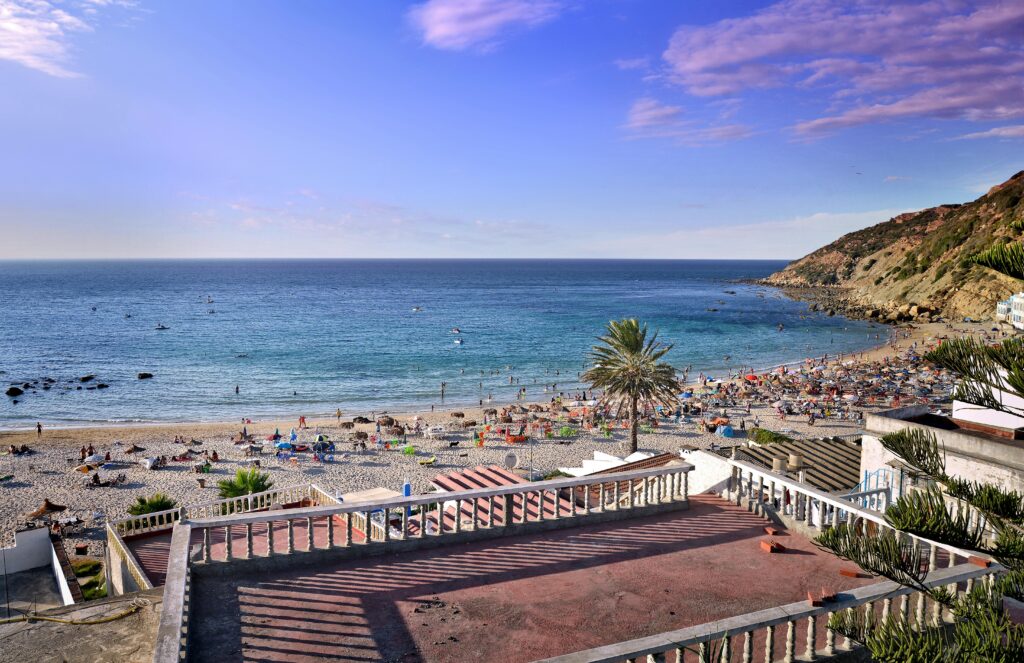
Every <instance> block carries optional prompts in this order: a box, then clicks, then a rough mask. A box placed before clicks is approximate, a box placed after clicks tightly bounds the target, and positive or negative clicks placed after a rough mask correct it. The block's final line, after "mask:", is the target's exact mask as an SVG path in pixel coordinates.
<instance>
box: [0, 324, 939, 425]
mask: <svg viewBox="0 0 1024 663" xmlns="http://www.w3.org/2000/svg"><path fill="white" fill-rule="evenodd" d="M933 324H937V323H933ZM898 329H901V327H896V326H890V325H886V337H885V339H884V340H882V339H880V340H881V342H880V343H877V344H875V345H872V346H870V347H868V348H866V349H864V350H860V351H857V352H846V353H843V354H844V356H858V357H862V358H863V359H864V360H872V359H873V358H877V357H879V356H881V355H883V354H885V353H887V352H892V349H891V347H890V346H891V343H892V341H893V340H894V338H895V337H896V335H897V330H898ZM828 354H829V356H830V357H832V358H831V359H828V360H827V362H826V363H832V362H834V361H835V356H836V355H835V353H828ZM824 356H825V355H824V354H818V355H814V356H810V357H805V358H804V359H799V360H793V361H788V362H782V363H778V364H773V365H771V366H767V367H764V368H752V370H751V372H753V373H755V374H758V375H762V374H767V373H771V372H773V371H776V370H778V369H779V368H782V367H786V368H794V367H799V366H801V365H803V364H804V363H806V362H807V360H808V359H813V360H819V359H821V360H822V361H825V360H824V359H823V357H824ZM698 373H699V371H698ZM690 377H691V379H690V380H688V381H687V382H686V383H684V384H683V385H682V386H683V388H684V389H692V388H696V387H699V386H700V385H699V382H698V381H697V380H696V379H693V375H691V376H690ZM733 379H735V376H733V375H728V376H726V377H723V378H720V380H721V381H722V382H728V381H730V380H733ZM563 393H566V394H570V393H572V392H569V391H566V392H563ZM546 395H548V394H546ZM556 395H557V393H555V392H549V397H548V398H545V399H544V400H537V399H536V398H526V399H523V400H511V401H509V400H507V399H499V398H494V399H492V400H490V401H488V400H487V399H484V403H483V405H482V406H481V405H480V404H479V403H478V402H477V403H461V402H451V403H442V404H440V405H438V406H436V407H435V408H432V409H431V408H425V407H421V406H410V408H409V409H405V408H403V407H401V406H398V407H395V406H387V405H382V406H381V408H379V409H376V408H375V409H361V410H342V417H341V418H342V419H343V420H345V419H348V420H351V419H352V418H353V417H358V416H365V417H369V418H373V417H370V415H371V414H373V415H377V416H379V415H384V414H389V415H397V416H401V417H414V416H421V417H433V416H437V415H448V414H449V413H451V412H456V411H464V412H466V415H467V418H472V416H471V414H470V413H474V412H482V411H483V410H484V409H487V408H498V409H500V408H502V407H505V406H508V405H523V406H529V405H532V404H539V405H548V404H550V401H551V398H554V397H555V396H556ZM299 414H300V413H299V412H298V411H296V412H294V413H292V414H291V415H288V416H285V415H273V414H270V415H265V416H256V417H246V419H247V420H249V421H251V423H249V424H243V423H242V421H241V418H240V419H239V420H234V421H228V420H225V419H210V420H201V419H200V420H196V419H183V420H175V421H121V422H82V423H72V424H63V423H61V424H53V425H46V424H45V423H44V434H45V432H47V431H52V432H68V433H70V432H76V433H86V434H87V433H89V432H100V431H105V432H116V431H123V432H125V433H131V432H133V431H147V430H149V431H159V430H160V429H171V428H178V429H180V428H197V427H202V428H210V429H217V430H222V429H227V428H237V427H240V426H244V425H248V426H250V427H254V426H261V427H262V426H274V427H279V428H280V427H284V428H292V427H294V426H293V424H294V423H295V421H296V420H297V418H298V416H299ZM303 416H305V417H306V419H307V420H308V422H309V423H310V426H311V427H314V428H315V427H316V426H318V425H319V426H321V427H330V426H334V425H336V423H337V417H336V416H335V413H333V412H313V413H310V414H304V415H303ZM477 416H478V417H479V415H477ZM35 432H36V431H35V425H34V424H32V425H28V426H24V427H18V428H14V427H4V426H2V425H0V442H2V443H4V444H6V443H7V442H6V439H7V438H12V437H18V436H22V435H25V436H31V437H32V439H35ZM22 442H24V440H23V441H22Z"/></svg>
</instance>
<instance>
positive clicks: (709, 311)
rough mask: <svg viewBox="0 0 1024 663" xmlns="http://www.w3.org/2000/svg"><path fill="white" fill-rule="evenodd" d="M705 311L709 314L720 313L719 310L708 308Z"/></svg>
mask: <svg viewBox="0 0 1024 663" xmlns="http://www.w3.org/2000/svg"><path fill="white" fill-rule="evenodd" d="M704 310H705V311H707V312H708V313H718V309H717V308H706V309H704Z"/></svg>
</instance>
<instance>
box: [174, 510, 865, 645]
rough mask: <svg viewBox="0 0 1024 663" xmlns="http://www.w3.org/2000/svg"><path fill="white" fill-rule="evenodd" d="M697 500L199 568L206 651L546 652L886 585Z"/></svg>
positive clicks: (198, 641)
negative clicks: (423, 545)
mask: <svg viewBox="0 0 1024 663" xmlns="http://www.w3.org/2000/svg"><path fill="white" fill-rule="evenodd" d="M691 504H692V508H691V509H690V510H689V511H684V512H673V513H670V514H663V515H658V516H650V517H645V518H636V519H630V520H624V521H620V522H617V523H606V524H598V525H589V526H585V527H578V528H571V529H565V530H559V531H553V532H546V533H540V534H533V535H524V536H512V537H507V538H502V539H497V540H491V541H484V542H478V543H471V544H460V545H452V546H446V547H442V548H439V549H434V550H430V551H422V552H410V553H401V554H396V555H389V556H384V557H376V558H367V559H363V560H352V561H346V562H338V563H336V564H329V565H325V566H324V567H323V568H320V569H315V568H310V567H305V568H295V569H292V570H288V569H283V570H281V571H275V572H260V573H251V574H241V573H240V574H227V575H223V576H212V577H199V578H197V579H196V581H195V583H194V584H193V590H192V591H193V606H194V607H193V617H192V620H191V624H192V626H193V633H192V638H191V652H192V655H193V660H198V661H316V660H320V661H323V660H338V661H410V662H411V661H480V660H502V661H532V660H535V659H538V658H544V657H547V656H553V655H557V654H563V653H568V652H572V651H576V650H579V649H585V648H589V647H595V646H598V645H602V644H609V643H612V642H617V641H620V640H626V639H631V638H636V637H641V636H644V635H651V634H655V633H659V632H662V631H667V630H671V629H677V628H682V627H684V626H689V625H695V624H700V623H703V622H707V621H711V620H715V619H720V618H723V617H727V616H732V615H738V614H742V613H746V612H751V611H754V610H759V609H763V608H767V607H771V606H775V605H780V604H784V603H789V602H793V601H797V600H801V599H805V598H806V596H807V592H808V591H814V592H820V591H821V589H822V588H823V587H825V588H828V589H830V590H843V589H847V588H850V587H853V586H857V585H860V584H865V583H867V582H871V581H870V580H861V579H850V578H846V577H843V576H841V575H839V569H841V568H845V567H844V564H843V563H842V562H840V561H839V560H837V559H835V558H833V557H831V556H829V555H827V554H824V553H821V552H819V551H818V550H817V549H816V548H815V547H814V545H813V544H812V543H811V542H810V541H808V540H806V539H803V538H801V537H799V536H795V535H792V534H790V535H787V536H783V537H781V539H780V541H782V542H783V543H784V544H785V545H786V547H787V548H788V549H789V551H788V552H787V553H786V554H782V555H768V554H766V553H763V552H761V551H760V549H759V542H760V541H762V540H764V539H765V538H766V537H765V536H764V533H763V529H762V528H763V527H764V524H765V522H764V521H763V520H762V519H760V518H758V517H756V516H754V515H753V514H750V513H748V512H747V511H746V510H743V509H740V508H737V507H734V506H732V505H730V504H728V503H727V502H725V501H723V500H720V499H719V498H716V497H712V496H706V495H705V496H699V497H695V498H692V499H691ZM297 538H298V537H297ZM820 626H821V625H819V627H820ZM803 630H804V629H803V628H801V631H803ZM803 637H804V636H803V634H802V633H801V635H800V636H799V637H798V647H799V646H801V644H800V643H802V641H803ZM784 639H785V638H784V637H779V638H777V642H776V645H777V646H784V645H783V641H784ZM780 653H781V650H780ZM737 660H738V659H737Z"/></svg>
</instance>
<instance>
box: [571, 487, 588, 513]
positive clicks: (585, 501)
mask: <svg viewBox="0 0 1024 663" xmlns="http://www.w3.org/2000/svg"><path fill="white" fill-rule="evenodd" d="M574 503H575V500H574ZM583 515H585V516H589V515H590V486H583Z"/></svg>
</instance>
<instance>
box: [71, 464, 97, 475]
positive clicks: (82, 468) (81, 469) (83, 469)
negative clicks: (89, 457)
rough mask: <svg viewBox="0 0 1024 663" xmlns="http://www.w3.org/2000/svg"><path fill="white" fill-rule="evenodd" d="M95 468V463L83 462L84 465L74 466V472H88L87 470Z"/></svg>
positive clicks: (90, 470)
mask: <svg viewBox="0 0 1024 663" xmlns="http://www.w3.org/2000/svg"><path fill="white" fill-rule="evenodd" d="M95 469H96V466H95V465H88V464H84V465H79V466H78V467H76V468H75V472H81V473H82V474H88V473H89V472H92V471H93V470H95Z"/></svg>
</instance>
